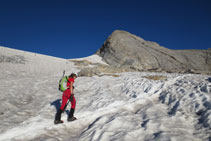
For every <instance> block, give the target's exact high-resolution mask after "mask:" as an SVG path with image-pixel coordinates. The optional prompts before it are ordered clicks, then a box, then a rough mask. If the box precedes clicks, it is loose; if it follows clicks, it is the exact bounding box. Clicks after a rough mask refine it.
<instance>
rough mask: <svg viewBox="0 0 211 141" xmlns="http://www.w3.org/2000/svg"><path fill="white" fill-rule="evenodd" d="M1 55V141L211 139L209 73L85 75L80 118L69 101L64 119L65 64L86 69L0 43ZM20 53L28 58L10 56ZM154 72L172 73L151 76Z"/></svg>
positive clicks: (79, 87)
mask: <svg viewBox="0 0 211 141" xmlns="http://www.w3.org/2000/svg"><path fill="white" fill-rule="evenodd" d="M1 55H2V56H4V57H2V58H0V60H3V61H2V62H1V61H0V62H1V63H0V81H1V85H0V90H1V92H0V103H1V106H0V120H1V121H2V122H1V123H0V140H1V141H4V140H21V141H23V140H49V141H58V140H64V141H69V140H71V141H78V140H83V141H84V140H93V141H95V140H103V141H104V140H105V141H107V140H121V141H123V140H125V141H128V140H130V141H142V140H143V141H148V140H150V141H159V140H162V141H169V140H170V141H178V140H185V141H201V140H211V137H210V135H211V130H210V129H211V82H210V79H211V78H210V76H206V75H193V74H185V75H182V74H165V73H163V74H162V73H146V72H133V73H130V72H128V73H121V74H119V75H120V77H112V76H102V77H98V76H93V77H79V78H78V79H76V82H75V92H74V93H75V97H76V111H75V116H76V117H77V118H78V120H76V121H74V122H70V123H68V122H67V121H66V119H67V114H68V112H69V109H70V106H68V107H67V109H66V111H65V112H64V113H63V115H62V119H63V120H64V121H65V123H64V124H60V125H54V124H53V120H54V116H55V113H56V109H58V108H59V106H60V102H61V97H62V93H61V92H59V91H58V81H59V79H60V78H61V76H62V72H63V69H66V71H67V73H71V72H75V71H79V70H77V69H76V68H75V67H74V65H73V64H72V63H71V62H70V63H69V62H68V63H67V61H68V60H65V59H59V58H55V57H48V56H44V55H39V54H36V57H34V54H32V53H28V52H26V53H23V52H21V51H16V50H12V51H11V49H7V48H0V56H1ZM14 55H22V56H24V57H25V60H27V62H25V64H22V63H23V62H22V61H23V60H21V61H20V60H17V58H15V60H14V58H8V57H5V56H14ZM5 58H6V59H5ZM91 58H92V60H94V61H97V60H99V58H96V57H91ZM18 59H20V58H18ZM22 59H23V58H22ZM89 61H90V60H89ZM21 62H22V63H21ZM39 62H42V64H39ZM66 63H67V64H66ZM151 75H163V76H166V77H167V79H166V80H157V81H155V80H150V79H147V78H145V76H151Z"/></svg>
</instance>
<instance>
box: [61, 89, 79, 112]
mask: <svg viewBox="0 0 211 141" xmlns="http://www.w3.org/2000/svg"><path fill="white" fill-rule="evenodd" d="M70 96H71V92H70V89H67V90H66V91H64V92H63V95H62V105H61V107H60V109H61V110H62V111H64V110H65V109H64V108H65V106H66V104H67V101H68V99H70ZM75 106H76V100H75V96H74V95H73V99H72V101H71V109H75Z"/></svg>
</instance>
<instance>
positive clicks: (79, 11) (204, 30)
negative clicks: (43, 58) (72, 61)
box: [0, 0, 211, 59]
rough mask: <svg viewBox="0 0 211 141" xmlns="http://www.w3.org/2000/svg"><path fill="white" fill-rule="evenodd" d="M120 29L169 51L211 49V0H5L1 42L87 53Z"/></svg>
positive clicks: (1, 1)
mask: <svg viewBox="0 0 211 141" xmlns="http://www.w3.org/2000/svg"><path fill="white" fill-rule="evenodd" d="M116 29H119V30H126V31H128V32H130V33H133V34H136V35H138V36H140V37H142V38H144V39H145V40H150V41H155V42H157V43H159V44H160V45H162V46H164V47H167V48H170V49H207V48H211V0H0V46H6V47H10V48H15V49H20V50H26V51H31V52H36V53H41V54H46V55H51V56H56V57H61V58H67V59H69V58H78V57H85V56H89V55H92V54H93V53H95V52H96V51H97V49H99V48H100V47H101V46H102V44H103V42H104V41H105V40H106V38H107V37H108V36H109V35H110V34H111V33H112V32H113V31H114V30H116Z"/></svg>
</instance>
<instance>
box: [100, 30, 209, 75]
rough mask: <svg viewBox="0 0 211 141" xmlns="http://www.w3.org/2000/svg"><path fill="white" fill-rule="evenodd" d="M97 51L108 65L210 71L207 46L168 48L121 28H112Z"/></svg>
mask: <svg viewBox="0 0 211 141" xmlns="http://www.w3.org/2000/svg"><path fill="white" fill-rule="evenodd" d="M97 54H98V55H100V56H101V57H102V58H103V59H104V61H105V62H106V63H108V64H109V65H111V66H115V67H128V68H131V69H135V70H138V71H145V70H159V71H161V70H162V71H163V70H164V71H166V72H168V71H169V72H194V71H197V72H198V71H202V72H203V71H205V72H211V50H210V49H209V50H171V49H168V48H165V47H162V46H160V45H159V44H157V43H155V42H151V41H145V40H144V39H142V38H140V37H138V36H136V35H133V34H130V33H128V32H126V31H121V30H116V31H114V32H113V33H112V34H111V35H110V36H109V37H108V39H107V40H106V41H105V42H104V44H103V46H102V48H100V49H99V50H98V51H97ZM190 70H191V71H190Z"/></svg>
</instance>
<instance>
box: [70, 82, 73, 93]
mask: <svg viewBox="0 0 211 141" xmlns="http://www.w3.org/2000/svg"><path fill="white" fill-rule="evenodd" d="M70 92H71V94H73V82H72V81H71V82H70Z"/></svg>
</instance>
